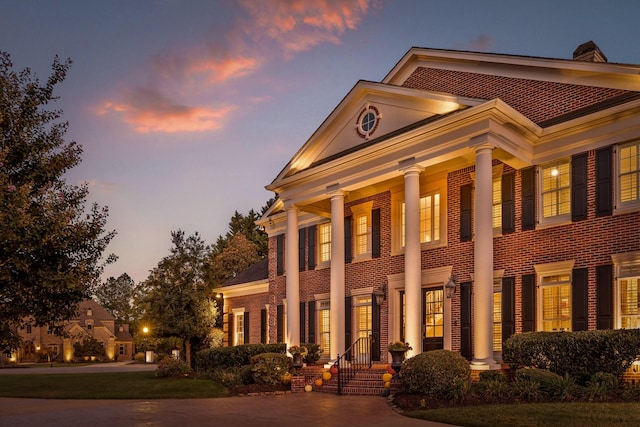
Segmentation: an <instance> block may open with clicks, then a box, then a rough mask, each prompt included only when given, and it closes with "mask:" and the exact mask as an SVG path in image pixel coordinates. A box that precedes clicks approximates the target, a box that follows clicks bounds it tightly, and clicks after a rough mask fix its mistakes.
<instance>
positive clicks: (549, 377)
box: [514, 368, 562, 397]
mask: <svg viewBox="0 0 640 427" xmlns="http://www.w3.org/2000/svg"><path fill="white" fill-rule="evenodd" d="M514 379H515V381H516V382H518V381H522V380H525V381H531V382H535V383H537V384H538V385H539V387H538V390H539V392H540V396H541V397H555V394H556V392H557V390H558V385H559V384H560V381H561V380H562V377H561V376H560V375H558V374H555V373H553V372H551V371H549V370H547V369H536V368H522V369H518V370H517V371H516V372H515V375H514Z"/></svg>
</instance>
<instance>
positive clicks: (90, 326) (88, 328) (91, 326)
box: [87, 323, 93, 331]
mask: <svg viewBox="0 0 640 427" xmlns="http://www.w3.org/2000/svg"><path fill="white" fill-rule="evenodd" d="M91 329H93V323H87V330H88V331H90V330H91Z"/></svg>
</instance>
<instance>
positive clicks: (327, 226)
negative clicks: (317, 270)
mask: <svg viewBox="0 0 640 427" xmlns="http://www.w3.org/2000/svg"><path fill="white" fill-rule="evenodd" d="M318 249H319V251H318V255H319V258H320V262H328V261H331V223H330V222H327V223H324V224H320V225H319V226H318Z"/></svg>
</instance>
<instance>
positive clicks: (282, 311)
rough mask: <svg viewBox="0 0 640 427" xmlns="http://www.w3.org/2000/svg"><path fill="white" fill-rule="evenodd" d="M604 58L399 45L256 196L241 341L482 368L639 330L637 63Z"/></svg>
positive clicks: (585, 49)
mask: <svg viewBox="0 0 640 427" xmlns="http://www.w3.org/2000/svg"><path fill="white" fill-rule="evenodd" d="M606 61H607V59H606V57H605V56H604V54H602V52H601V51H600V50H599V49H598V47H597V46H596V45H595V44H594V43H592V42H588V43H585V44H583V45H582V46H580V47H579V48H578V49H576V51H575V52H574V59H573V60H565V59H550V58H537V57H523V56H514V55H504V54H491V53H477V52H462V51H450V50H437V49H422V48H412V49H410V50H409V51H408V52H407V53H406V54H405V55H404V56H403V57H402V58H401V60H400V61H399V62H398V63H397V64H396V65H395V66H394V67H393V69H392V70H391V72H390V73H389V74H388V75H387V76H386V77H385V78H384V79H383V80H382V82H380V83H377V82H370V81H359V82H358V83H356V85H355V86H354V87H353V88H352V89H351V90H350V91H349V93H347V94H346V96H345V97H344V98H343V99H342V101H341V102H340V103H339V104H338V106H337V107H336V108H335V109H334V110H333V111H332V112H331V113H330V115H329V116H328V117H327V118H326V120H324V121H323V122H322V124H321V125H320V127H319V128H318V129H317V130H316V132H315V133H314V134H313V135H312V136H311V138H310V139H309V140H308V141H307V142H306V143H305V144H304V145H303V146H302V147H301V148H300V149H299V150H298V152H297V153H296V154H295V156H294V157H293V158H292V159H291V160H290V161H289V162H288V163H287V164H286V166H285V167H284V169H283V170H282V171H281V172H280V173H279V174H278V176H277V177H276V178H275V179H274V181H273V182H272V183H271V184H270V185H268V186H267V189H269V190H271V191H273V192H275V193H276V194H277V195H278V196H279V198H278V200H277V202H276V203H275V204H274V205H273V206H272V207H271V209H269V211H267V212H266V213H265V215H264V216H263V218H262V219H261V220H260V221H258V224H259V225H261V226H263V227H264V229H265V230H266V232H267V233H268V234H269V276H268V285H267V284H266V283H265V282H262V281H261V282H260V284H259V285H256V286H259V289H260V291H259V293H256V294H253V288H251V287H249V286H250V285H251V282H250V283H249V284H247V286H248V287H247V292H246V293H243V291H242V286H243V285H240V284H237V285H234V286H236V288H233V289H236V290H237V292H236V293H235V294H234V299H233V300H231V302H233V305H232V307H237V306H238V307H244V308H245V311H244V313H245V316H246V313H247V311H248V312H249V313H250V314H251V322H250V323H249V324H248V325H247V320H246V318H245V319H244V321H245V325H247V327H246V328H244V329H243V331H244V336H245V337H246V335H247V333H248V334H250V336H251V339H250V342H253V339H254V337H258V335H259V332H258V331H261V332H262V331H263V330H266V333H267V337H268V341H270V342H286V343H287V344H288V345H292V344H297V343H299V342H317V343H320V344H321V346H322V347H323V348H324V349H325V354H327V355H329V356H330V358H331V359H334V358H335V357H336V356H337V355H339V354H342V353H343V352H344V351H345V350H346V349H347V348H348V347H349V346H350V345H351V344H352V343H353V342H354V341H356V340H357V339H358V338H361V337H364V338H368V337H371V340H372V342H373V345H372V349H371V358H372V359H373V360H380V361H382V362H387V361H389V355H388V353H387V351H386V346H387V344H388V343H389V342H390V341H394V340H405V341H407V342H409V343H410V344H411V345H412V346H413V350H412V351H410V352H409V353H408V355H409V356H412V355H415V354H417V353H420V352H423V351H427V350H430V349H436V348H445V349H451V350H454V351H459V352H460V353H461V354H463V355H464V356H465V357H467V358H468V359H469V360H471V361H472V367H474V368H475V369H491V368H494V367H497V366H499V362H500V359H501V345H502V342H503V341H504V340H505V339H506V338H508V337H509V336H510V335H512V334H514V333H520V332H525V331H577V330H587V329H605V328H637V327H640V310H639V308H638V305H639V302H640V301H639V299H640V298H639V288H638V282H639V279H640V66H638V65H625V64H613V63H607V62H606ZM267 286H268V294H267ZM227 296H228V295H227V293H226V292H225V297H227ZM241 298H243V299H242V302H240V301H241ZM236 301H238V304H236ZM247 307H250V308H248V309H247ZM232 310H234V308H232ZM258 312H260V313H261V317H260V319H261V320H260V321H259V322H256V320H257V319H258V317H257V314H258ZM238 313H239V312H238ZM233 314H234V316H233V318H234V319H238V316H237V314H236V312H233ZM234 328H235V326H234ZM247 331H248V332H247ZM234 339H235V340H236V341H235V342H239V341H240V340H239V339H237V338H234ZM244 342H246V340H245V341H244Z"/></svg>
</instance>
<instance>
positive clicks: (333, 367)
mask: <svg viewBox="0 0 640 427" xmlns="http://www.w3.org/2000/svg"><path fill="white" fill-rule="evenodd" d="M329 372H331V374H332V375H336V374H337V373H338V367H337V366H336V365H332V366H331V368H329Z"/></svg>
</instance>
